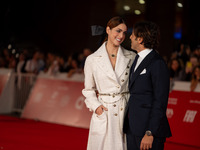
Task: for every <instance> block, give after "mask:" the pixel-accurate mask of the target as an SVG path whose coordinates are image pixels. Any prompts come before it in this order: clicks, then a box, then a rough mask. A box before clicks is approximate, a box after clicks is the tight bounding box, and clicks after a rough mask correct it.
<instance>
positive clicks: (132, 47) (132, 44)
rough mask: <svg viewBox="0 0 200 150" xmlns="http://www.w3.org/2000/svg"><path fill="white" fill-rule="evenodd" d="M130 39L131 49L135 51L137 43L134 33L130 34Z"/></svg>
mask: <svg viewBox="0 0 200 150" xmlns="http://www.w3.org/2000/svg"><path fill="white" fill-rule="evenodd" d="M130 39H131V49H133V50H137V48H138V45H139V42H138V38H137V37H136V36H135V34H134V32H132V34H131V36H130Z"/></svg>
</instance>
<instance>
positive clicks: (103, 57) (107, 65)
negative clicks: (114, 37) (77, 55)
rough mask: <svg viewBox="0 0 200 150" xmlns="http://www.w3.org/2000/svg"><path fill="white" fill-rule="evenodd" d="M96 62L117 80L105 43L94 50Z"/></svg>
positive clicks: (109, 75)
mask: <svg viewBox="0 0 200 150" xmlns="http://www.w3.org/2000/svg"><path fill="white" fill-rule="evenodd" d="M95 55H96V57H97V59H96V64H97V66H98V67H99V68H100V69H101V70H102V72H103V73H105V74H106V75H107V76H108V77H110V78H111V79H113V80H115V81H117V77H116V74H115V72H114V70H113V68H112V65H111V62H110V59H109V57H108V54H107V51H106V47H105V43H104V44H103V45H102V46H101V47H100V48H99V49H98V50H97V51H96V54H95ZM117 82H118V81H117Z"/></svg>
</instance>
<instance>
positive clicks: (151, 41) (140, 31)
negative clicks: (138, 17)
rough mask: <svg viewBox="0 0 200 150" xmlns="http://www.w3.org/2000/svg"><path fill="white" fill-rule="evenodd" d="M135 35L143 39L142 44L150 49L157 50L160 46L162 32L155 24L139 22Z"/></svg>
mask: <svg viewBox="0 0 200 150" xmlns="http://www.w3.org/2000/svg"><path fill="white" fill-rule="evenodd" d="M133 32H134V35H135V36H136V38H137V37H141V38H143V42H142V44H144V46H145V47H146V48H149V49H157V47H158V45H159V38H160V30H159V27H158V26H157V25H156V24H155V23H153V22H146V21H144V22H138V23H136V24H135V26H134V28H133Z"/></svg>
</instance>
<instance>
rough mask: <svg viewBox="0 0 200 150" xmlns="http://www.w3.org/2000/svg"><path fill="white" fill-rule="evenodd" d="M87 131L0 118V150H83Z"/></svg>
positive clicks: (24, 120)
mask: <svg viewBox="0 0 200 150" xmlns="http://www.w3.org/2000/svg"><path fill="white" fill-rule="evenodd" d="M87 138H88V129H80V128H74V127H69V126H63V125H57V124H51V123H45V122H40V121H34V120H27V119H19V118H14V117H8V116H0V150H85V149H86V145H87Z"/></svg>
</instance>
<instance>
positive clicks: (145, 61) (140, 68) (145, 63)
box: [129, 50, 156, 88]
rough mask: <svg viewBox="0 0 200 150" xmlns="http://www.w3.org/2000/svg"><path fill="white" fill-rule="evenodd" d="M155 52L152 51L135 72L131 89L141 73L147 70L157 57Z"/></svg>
mask: <svg viewBox="0 0 200 150" xmlns="http://www.w3.org/2000/svg"><path fill="white" fill-rule="evenodd" d="M155 53H156V52H155V51H154V50H152V51H151V52H150V53H149V54H148V55H147V56H146V57H145V58H144V60H143V61H142V62H141V64H140V65H139V66H138V68H137V69H136V70H135V72H134V73H133V75H132V79H131V82H130V84H129V88H131V86H132V84H133V83H134V81H135V79H136V78H137V77H138V76H139V75H140V73H141V71H142V70H143V69H144V68H146V67H147V66H148V65H149V64H150V61H151V60H152V58H153V57H154V55H155Z"/></svg>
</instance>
